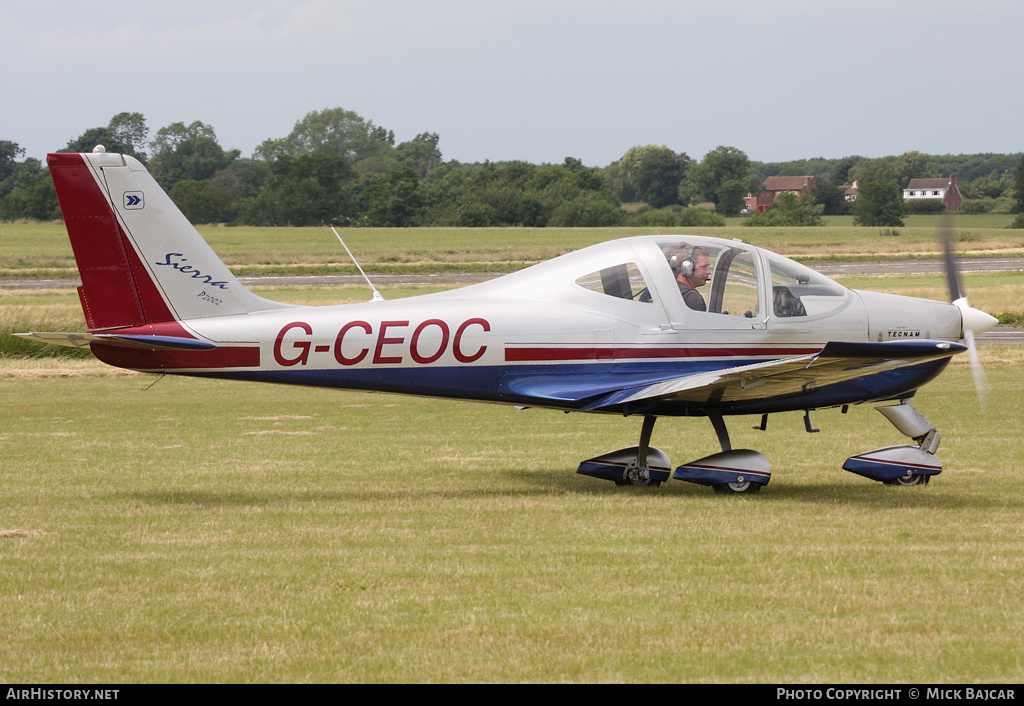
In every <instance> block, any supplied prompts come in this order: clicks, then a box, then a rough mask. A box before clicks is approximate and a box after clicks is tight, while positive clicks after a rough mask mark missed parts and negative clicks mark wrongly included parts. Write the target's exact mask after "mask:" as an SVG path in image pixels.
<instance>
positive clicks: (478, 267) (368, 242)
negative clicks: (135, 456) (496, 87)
mask: <svg viewBox="0 0 1024 706" xmlns="http://www.w3.org/2000/svg"><path fill="white" fill-rule="evenodd" d="M829 221H830V222H831V221H836V222H837V224H836V225H828V226H826V227H823V228H748V227H744V226H740V225H737V224H738V223H739V220H738V219H734V220H733V221H731V223H730V225H728V226H726V227H724V228H690V229H686V230H687V232H690V233H694V234H702V235H712V236H716V237H721V238H740V239H742V240H745V241H748V242H752V243H755V244H757V245H762V246H764V247H767V248H769V249H771V250H775V251H777V252H780V253H782V254H784V255H787V256H796V257H803V258H808V257H826V256H827V257H845V258H877V257H889V256H907V255H911V256H929V255H937V254H938V253H939V245H938V240H937V238H936V230H937V227H938V224H939V219H938V217H934V216H932V217H929V216H915V217H913V218H909V219H907V223H908V226H907V227H906V228H902V229H900V230H899V232H900V235H899V236H897V237H893V236H891V235H884V234H882V233H881V232H880V230H879V229H877V228H859V227H854V226H853V225H852V222H851V221H850V220H849V219H848V218H847V219H839V218H834V219H829ZM1009 221H1010V219H1009V217H1008V216H991V215H981V216H965V217H960V218H959V219H958V220H957V221H956V222H955V224H954V225H955V229H956V235H957V241H958V250H959V252H960V253H961V254H982V255H983V254H992V253H1002V254H1008V253H1013V254H1022V253H1024V231H1021V230H1010V229H1007V228H1006V227H1005V226H1006V225H1007V224H1008V223H1009ZM199 231H200V233H201V234H202V235H203V237H204V238H206V240H207V241H208V242H209V243H210V245H211V246H212V247H213V249H214V250H215V251H216V252H217V254H218V255H220V256H221V257H222V258H223V259H224V261H225V263H226V264H227V265H228V266H229V267H231V268H232V269H233V270H234V271H235V273H236V274H258V273H288V272H292V273H294V272H302V273H315V272H328V271H329V272H355V268H354V267H353V265H352V264H351V261H350V260H349V258H348V256H347V255H346V254H345V251H344V248H342V247H341V244H340V243H338V241H337V239H336V238H335V236H334V234H333V233H332V232H331V231H330V229H329V228H228V227H216V226H212V227H200V229H199ZM663 231H664V229H654V228H412V229H401V228H352V229H347V230H343V231H341V233H342V237H344V238H345V242H346V243H347V245H348V246H349V248H350V249H351V250H352V251H353V253H355V254H356V257H357V258H358V259H359V261H360V263H361V264H363V265H364V266H365V267H366V268H367V270H368V271H370V272H408V271H412V270H415V271H425V270H429V271H436V270H439V269H447V270H462V271H508V270H510V269H515V268H517V267H522V266H525V265H529V264H533V263H535V262H538V261H541V260H546V259H549V258H551V257H554V256H556V255H560V254H562V253H565V252H569V251H572V250H577V249H579V248H582V247H586V246H588V245H593V244H594V243H597V242H602V241H605V240H610V239H613V238H619V237H625V236H630V235H643V234H648V233H657V232H663ZM74 273H75V270H74V259H73V256H72V252H71V245H70V243H69V242H68V239H67V233H66V232H65V230H64V227H63V225H62V224H60V223H52V224H50V223H44V224H38V223H16V224H11V223H0V277H3V276H14V275H17V276H73V275H74Z"/></svg>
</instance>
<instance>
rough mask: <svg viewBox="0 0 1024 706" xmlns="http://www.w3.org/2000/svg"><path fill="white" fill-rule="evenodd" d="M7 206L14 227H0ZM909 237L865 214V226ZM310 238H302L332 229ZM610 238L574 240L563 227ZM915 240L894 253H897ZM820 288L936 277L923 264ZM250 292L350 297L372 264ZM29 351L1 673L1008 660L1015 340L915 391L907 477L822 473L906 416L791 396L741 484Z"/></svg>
mask: <svg viewBox="0 0 1024 706" xmlns="http://www.w3.org/2000/svg"><path fill="white" fill-rule="evenodd" d="M6 227H7V226H0V233H3V235H4V237H5V241H4V243H5V247H6V245H8V244H10V243H12V242H13V241H14V240H15V239H14V238H13V237H12V239H10V240H7V239H6V238H7V236H9V235H10V233H11V231H4V230H3V229H4V228H6ZM38 227H39V228H40V229H41V230H40V231H37V232H36V235H37V236H38V238H39V240H40V241H42V240H44V238H43V235H42V233H43V231H44V230H45V228H46V227H47V226H45V225H44V226H38ZM921 229H922V234H923V233H924V231H925V230H928V233H929V234H930V237H932V238H933V237H934V233H933V231H932V230H931V228H927V229H926V228H925V227H921ZM219 230H221V231H225V232H229V233H230V232H231V231H233V230H234V229H219ZM722 230H723V229H718V231H719V232H717V233H713V234H715V235H721V234H722V233H721V231H722ZM736 230H737V231H741V232H740V234H739V235H737V236H736V237H745V238H747V239H750V240H754V238H752V237H750V236H749V234H750V233H751V231H752V230H753V229H747V228H738V227H737V228H736ZM857 230H860V231H863V229H857ZM911 230H912V228H911V227H908V228H907V229H905V231H904V235H901V236H900V237H899V238H891V237H890V238H888V239H887V240H885V241H884V242H882V238H884V236H878V240H879V243H880V244H879V247H882V246H883V245H885V243H888V242H890V241H897V240H901V241H902V240H903V239H904V238H906V237H907V236H908V235H910V234H909V233H908V231H911ZM19 232H20V231H19ZM993 232H994V233H996V235H993V236H991V237H992V240H989V237H990V236H989V235H987V231H986V232H985V233H981V234H980V235H979V236H978V237H979V239H977V240H972V239H971V238H969V237H968V238H966V239H964V238H963V236H964V232H963V231H961V232H960V235H961V242H962V243H964V242H966V243H968V244H978V243H981V244H982V245H983V246H984V249H985V250H999V251H1001V252H1005V251H1010V250H1012V249H1013V248H1014V247H1021V244H1020V243H1017V244H1016V245H1014V240H1013V238H1012V237H1010V236H1007V235H1006V234H1013V233H1014V232H1013V231H1007V230H999V231H998V232H997V231H996V230H995V229H994V227H993ZM349 233H351V234H352V237H357V236H356V234H358V237H365V238H367V240H366V241H365V242H361V243H358V245H357V246H356V247H353V243H352V241H351V240H349V245H350V247H353V249H354V250H356V251H357V252H370V251H372V249H373V247H374V246H373V243H374V242H378V241H376V240H374V238H378V240H379V241H380V242H378V246H377V247H378V248H379V250H378V251H377V252H378V255H375V257H378V256H379V258H380V259H381V262H382V263H384V262H387V258H392V257H397V254H398V253H400V252H408V253H415V257H424V258H430V257H433V255H432V253H440V252H442V251H443V250H444V247H448V246H449V245H450V249H451V250H452V252H453V253H459V252H460V251H459V249H458V248H459V247H461V246H460V245H458V244H457V243H456V242H455V241H456V240H458V238H461V237H463V235H464V234H461V233H456V234H454V235H452V236H451V237H452V238H455V240H452V241H451V242H450V243H448V245H446V246H444V247H442V246H441V245H439V244H438V243H439V239H440V238H441V237H442V236H441V235H439V234H432V233H419V232H415V233H414V234H415V235H417V236H421V237H423V238H424V243H425V244H426V245H424V249H423V250H422V251H417V250H416V248H415V247H413V246H409V245H404V246H401V247H398V246H396V245H395V242H397V241H392V243H391V244H390V245H387V244H386V243H385V242H384V241H387V240H388V238H390V237H392V236H391V235H389V234H387V233H373V232H370V233H366V232H360V231H349V232H347V233H346V234H345V235H346V238H349V237H350V236H349ZM831 233H832V231H829V233H826V234H825V235H821V234H819V240H820V239H821V238H825V239H826V240H829V239H830V238H831V237H832V235H830V234H831ZM524 234H526V235H527V236H528V237H530V238H537V240H536V241H535V242H531V243H530V244H529V248H530V251H529V253H528V254H530V257H533V256H534V255H536V254H538V253H540V252H548V251H547V249H548V248H553V247H554V246H553V245H552V243H553V242H555V241H553V240H551V239H550V238H549V235H548V234H537V233H532V234H531V233H529V232H525V231H524ZM618 234H619V233H615V234H614V235H618ZM59 235H60V236H61V237H62V238H64V239H65V240H64V242H65V243H66V235H65V234H64V233H63V230H61V231H59ZM236 235H237V234H232V236H231V237H236ZM292 235H293V236H296V237H299V239H300V240H301V239H302V238H310V237H312V235H313V233H312V231H310V232H303V233H297V234H292ZM771 235H772V234H769V236H771ZM968 235H969V234H968ZM328 236H329V239H328V240H327V242H326V243H325V245H324V250H323V254H322V257H324V258H328V257H333V255H330V253H329V250H330V248H337V247H338V246H337V245H336V241H334V242H335V244H334V245H332V244H331V242H330V239H333V234H330V233H329V231H328ZM456 236H458V237H456ZM996 236H998V237H996ZM20 237H21V236H19V238H20ZM239 237H243V239H244V236H239ZM253 237H255V238H257V239H262V238H266V237H271V236H269V235H268V234H265V233H256V234H255V235H254V236H253ZM289 237H291V236H289ZM395 237H397V236H395ZM444 237H445V238H447V237H449V236H444ZM489 237H492V236H491V235H489V234H488V233H487V232H482V233H476V234H474V237H473V238H469V237H468V236H467V237H466V240H465V241H464V242H465V243H468V245H466V247H467V248H470V249H469V250H467V251H466V253H468V254H462V255H457V256H454V255H453V260H452V261H455V260H457V259H458V258H462V261H463V262H467V263H485V262H490V261H495V262H497V261H499V255H497V254H495V253H500V252H501V251H500V246H498V245H493V248H492V246H491V245H488V244H487V242H488V241H487V239H488V238H489ZM606 237H613V235H608V234H607V233H593V232H587V233H584V232H571V233H567V234H566V238H568V239H570V240H571V242H572V245H571V247H579V246H581V245H582V244H586V242H584V241H586V240H587V239H588V238H598V239H602V240H603V239H606ZM728 237H733V236H732V235H729V236H728ZM773 237H778V238H783V239H787V240H786V242H785V243H784V246H785V248H786V249H796V248H798V247H805V248H807V249H808V251H811V250H814V249H815V248H816V249H817V252H819V253H820V252H823V251H828V252H829V253H830V254H831V253H833V252H834V251H835V250H836V248H835V247H830V246H828V245H827V244H825V243H823V242H818V243H817V244H815V243H813V242H812V241H807V242H806V243H804V244H803V245H801V244H800V243H799V242H797V240H794V238H796V236H795V235H786V234H784V233H782V234H775V235H774V236H773ZM836 237H838V236H836ZM914 237H916V236H914ZM1013 237H1017V239H1018V240H1024V238H1021V237H1020V236H1019V235H1014V236H1013ZM493 238H494V239H495V240H494V241H492V242H493V243H497V242H498V241H500V240H502V239H503V238H504V239H506V240H507V233H506V234H502V233H495V234H493ZM210 239H211V241H213V240H214V238H213V237H211V238H210ZM31 240H32V238H30V237H26V238H25V239H24V244H23V245H18V246H17V247H13V248H12V249H10V250H5V255H4V256H3V258H2V260H0V265H3V267H4V268H6V270H7V271H8V272H11V271H18V272H20V273H25V272H31V271H37V270H47V271H49V270H50V269H52V268H51V266H50V265H45V264H41V263H45V262H53V263H56V262H59V261H60V260H59V258H60V257H68V258H70V251H68V253H67V254H66V255H60V254H59V253H58V254H57V255H54V254H53V247H52V246H51V245H46V246H40V247H39V249H38V250H37V251H34V253H33V252H30V250H31V248H30V247H29V246H30V241H31ZM408 240H409V233H408V232H406V234H405V241H406V242H408ZM470 240H476V241H479V242H477V244H476V245H473V243H471V242H469V241H470ZM18 242H21V241H20V240H19V241H18ZM289 242H290V243H291V241H289ZM909 242H910V239H909V238H908V239H907V240H906V241H904V243H905V244H904V245H903V246H901V247H904V248H905V249H906V250H908V251H910V250H913V249H914V248H915V247H918V246H907V245H906V243H909ZM382 243H383V244H382ZM481 243H483V244H482V245H481ZM920 243H921V244H920V248H921V250H920V251H921V252H924V251H925V248H926V247H933V246H934V243H932V245H931V246H928V245H926V243H925V238H924V235H922V236H921V241H920ZM249 247H250V246H248V245H246V244H245V243H239V244H238V245H236V246H235V248H236V250H235V252H237V253H238V255H237V259H236V261H235V263H234V265H233V266H238V264H239V262H242V261H243V260H245V259H246V258H252V257H254V254H253V253H252V252H249V251H248V250H247V248H249ZM289 247H291V245H289ZM304 247H305V249H304V250H302V249H300V252H302V253H303V256H304V257H307V256H308V258H309V259H311V260H313V259H315V258H316V257H318V255H317V254H316V251H315V248H313V246H312V245H307V246H304ZM524 247H526V246H524ZM571 247H567V248H566V249H571ZM855 247H856V248H865V247H868V246H865V245H864V244H857V245H856V246H853V245H849V247H848V250H849V252H851V253H852V251H853V249H855ZM871 247H873V246H871ZM19 248H21V250H19ZM214 248H215V249H217V250H218V251H220V249H221V243H215V244H214ZM474 248H475V249H474ZM555 249H557V248H555ZM22 251H24V255H23V256H22V255H21V254H19V255H17V256H15V254H14V253H15V252H22ZM868 252H869V250H866V251H865V254H867V253H868ZM886 252H889V251H886ZM893 252H894V251H893ZM524 253H526V251H524ZM8 255H10V257H8ZM335 255H336V253H335ZM284 257H285V254H282V255H281V258H282V261H284ZM411 257H412V256H411V255H410V258H411ZM517 257H518V255H517ZM47 258H55V259H51V260H47ZM522 259H523V260H524V261H526V260H527V259H528V258H527V257H525V256H524V257H522ZM325 261H326V259H325ZM405 264H408V265H409V266H410V267H412V266H414V264H413V261H412V260H411V259H410V260H409V262H407V263H405ZM250 265H252V266H257V265H259V263H257V262H253V261H251V260H250ZM54 267H56V265H54ZM57 269H59V268H57ZM842 281H843V283H844V284H847V285H849V286H854V287H859V288H865V289H875V290H881V291H893V292H898V293H902V294H911V295H923V296H932V297H934V298H939V299H944V298H945V284H944V282H943V281H942V278H940V277H924V276H921V277H901V278H886V277H878V278H851V279H847V280H842ZM1022 285H1024V282H1022V278H1021V276H1020V275H1019V274H1012V273H1011V274H991V275H971V276H969V277H967V278H966V280H965V286H966V289H967V291H968V293H969V294H970V296H971V303H972V304H973V305H975V306H978V307H980V308H982V309H985V310H986V311H990V312H992V313H997V312H999V311H1015V312H1024V286H1022ZM424 291H433V290H428V289H424V288H404V289H395V290H389V291H385V292H384V293H385V296H388V297H389V298H397V297H399V296H407V295H409V294H413V293H420V292H424ZM261 294H263V295H265V296H270V297H272V298H275V299H280V300H283V301H294V302H297V303H310V304H323V303H333V302H341V301H353V300H365V299H366V292H365V290H364V289H363V288H307V289H299V288H291V289H287V288H277V289H272V290H261ZM82 325H83V322H82V314H81V310H80V307H79V304H78V300H77V296H76V295H75V293H74V291H73V290H37V291H26V290H0V338H3V337H4V336H6V337H7V339H9V338H10V337H9V335H7V334H9V333H10V332H11V331H14V330H31V329H34V330H80V329H81V326H82ZM37 352H38V349H33V350H30V351H24V350H13V349H10V348H4V345H3V344H0V479H2V486H0V487H2V489H3V493H2V496H0V584H2V585H3V587H4V598H3V599H2V600H0V634H3V635H4V641H3V644H2V646H0V680H2V681H6V682H7V683H29V682H31V683H41V682H45V683H89V682H95V683H111V682H113V683H131V682H145V683H162V682H189V683H191V682H453V681H487V682H768V683H788V684H792V683H832V682H843V683H851V682H856V683H867V682H876V683H895V682H900V683H919V684H920V683H949V684H952V683H996V682H999V683H1015V682H1020V681H1021V679H1022V678H1024V665H1022V659H1024V639H1022V638H1021V635H1024V607H1022V603H1021V600H1020V587H1021V585H1022V583H1024V551H1022V550H1024V522H1022V520H1024V493H1022V491H1024V478H1022V476H1021V474H1020V473H1019V466H1020V464H1021V460H1022V459H1021V453H1020V444H1019V437H1020V431H1021V422H1020V420H1021V418H1022V416H1024V397H1022V395H1021V394H1020V392H1021V382H1020V372H1019V370H1020V366H1021V365H1022V363H1024V350H1022V349H1021V348H1020V347H1015V346H990V347H985V348H983V349H982V351H981V352H982V357H983V361H984V363H985V365H986V371H987V373H988V376H989V380H990V382H991V383H992V392H991V400H990V404H989V406H988V411H987V412H986V413H982V412H981V411H980V410H979V408H978V405H977V402H976V401H975V395H974V389H973V383H972V379H971V375H970V371H969V368H968V366H967V362H966V360H962V359H961V358H964V356H960V357H959V358H958V359H956V360H954V362H953V363H952V364H951V366H950V368H949V370H947V372H946V373H945V374H944V375H943V376H942V377H940V378H939V379H938V380H937V381H936V382H934V383H932V384H930V385H928V386H927V387H925V388H924V389H923V390H922V391H921V392H920V393H919V395H918V396H917V398H916V399H915V404H916V405H917V406H918V408H920V409H921V410H922V412H923V413H924V414H925V415H926V416H927V417H928V418H929V420H930V421H932V422H933V423H934V424H935V425H936V426H937V427H938V428H939V429H940V430H941V431H942V433H943V442H942V445H941V447H940V449H939V455H940V456H941V457H942V459H943V461H944V462H945V470H944V472H943V473H942V475H940V476H939V477H938V478H936V479H935V480H934V481H933V482H932V483H931V484H930V485H928V486H925V487H914V488H899V487H888V486H883V485H881V484H878V483H874V482H871V481H868V480H866V479H863V478H860V477H858V476H854V475H852V474H849V473H846V472H844V471H842V470H841V469H840V466H841V465H842V462H843V460H844V459H845V458H846V457H847V456H849V455H851V454H853V453H856V452H861V451H865V450H868V449H871V448H875V447H879V446H884V445H888V444H900V443H904V442H905V441H906V439H905V438H904V437H903V436H902V435H900V434H899V433H898V432H897V431H896V430H895V429H894V428H893V427H892V426H891V425H890V424H889V423H888V422H887V421H886V420H885V419H884V418H883V417H882V416H881V415H880V414H877V413H875V412H874V411H872V410H871V409H870V408H868V407H860V408H853V409H851V410H850V411H849V413H848V414H846V415H843V414H841V413H840V412H839V411H838V410H823V411H819V412H816V413H813V415H812V419H813V422H814V424H815V426H816V427H817V428H820V429H821V432H820V433H816V434H808V433H806V432H805V431H804V428H803V420H802V416H801V415H800V414H797V413H793V414H782V415H773V416H772V417H771V418H770V420H769V424H768V430H767V432H761V431H755V430H753V429H752V427H753V426H754V425H755V424H756V423H757V422H758V421H759V418H756V419H755V418H748V417H738V418H731V419H730V420H729V427H730V432H731V435H732V441H733V444H734V446H736V447H737V448H744V447H745V448H755V449H757V450H759V451H761V452H762V453H764V454H765V455H766V456H767V457H768V458H769V460H771V462H772V464H773V480H772V482H771V484H770V485H769V486H768V487H767V488H766V489H765V490H764V492H762V493H761V494H760V495H758V496H754V497H750V498H745V497H739V498H729V497H722V496H718V495H715V494H714V493H712V492H710V490H709V489H707V488H703V487H699V486H694V485H690V484H686V483H680V482H676V481H672V482H670V483H668V484H666V485H665V486H662V487H661V488H617V487H615V486H614V485H613V484H611V483H608V482H604V481H599V480H595V479H590V478H586V477H583V476H579V475H577V474H575V473H574V472H573V471H574V469H575V467H576V465H577V464H578V463H579V461H580V460H582V459H584V458H588V457H590V456H593V455H596V454H598V453H602V452H605V451H610V450H612V449H616V448H620V447H625V446H631V445H634V444H635V443H636V440H637V436H638V434H639V428H640V422H639V420H636V419H623V418H621V417H614V416H594V415H564V414H560V413H556V412H550V411H541V410H526V411H517V410H515V409H513V408H510V407H500V406H490V405H483V404H470V403H457V402H447V401H437V400H427V399H420V398H412V397H400V396H385V395H370V394H364V393H350V392H338V391H329V390H323V389H305V388H290V387H281V386H271V385H256V384H250V383H237V382H223V381H208V380H193V379H188V378H175V377H167V378H164V379H161V380H159V381H157V378H156V377H154V376H146V375H137V374H133V373H126V372H123V371H116V370H113V369H110V368H107V367H105V366H102V365H101V364H99V363H98V362H96V361H95V360H92V359H89V358H86V359H74V358H70V359H69V358H66V357H58V358H42V359H40V358H33V357H30V356H31V355H34V354H35V353H37ZM154 383H155V384H154ZM653 443H654V444H655V445H656V446H658V447H660V448H662V449H663V450H665V451H666V452H667V453H669V455H670V456H671V459H672V461H673V463H675V464H679V463H683V462H685V461H689V460H693V459H695V458H698V457H700V456H704V455H707V454H709V453H713V452H715V451H717V450H718V446H717V442H716V440H715V435H714V433H713V431H712V429H711V425H710V424H708V423H707V422H706V420H696V419H690V420H686V419H662V420H660V421H659V422H658V425H657V427H656V429H655V433H654V439H653Z"/></svg>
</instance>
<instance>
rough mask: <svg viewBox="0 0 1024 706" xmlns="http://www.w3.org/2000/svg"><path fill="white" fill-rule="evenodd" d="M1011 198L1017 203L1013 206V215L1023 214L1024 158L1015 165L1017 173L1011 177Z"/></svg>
mask: <svg viewBox="0 0 1024 706" xmlns="http://www.w3.org/2000/svg"><path fill="white" fill-rule="evenodd" d="M1011 193H1012V195H1013V198H1014V199H1016V201H1017V203H1015V204H1014V206H1013V211H1012V212H1013V213H1024V156H1022V157H1021V158H1020V162H1019V163H1018V164H1017V171H1016V172H1014V175H1013V187H1012V189H1011Z"/></svg>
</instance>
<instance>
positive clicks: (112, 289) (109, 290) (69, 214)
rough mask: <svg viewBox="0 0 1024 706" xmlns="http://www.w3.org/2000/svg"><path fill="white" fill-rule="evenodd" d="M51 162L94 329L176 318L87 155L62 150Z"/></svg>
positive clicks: (88, 319)
mask: <svg viewBox="0 0 1024 706" xmlns="http://www.w3.org/2000/svg"><path fill="white" fill-rule="evenodd" d="M46 163H47V164H48V165H49V167H50V176H51V177H52V179H53V185H54V187H56V189H57V198H58V199H59V201H60V210H61V212H62V213H63V214H64V225H65V226H66V227H67V230H68V236H69V237H70V238H71V248H72V250H74V253H75V261H76V262H77V263H78V272H79V274H80V275H81V278H82V286H81V287H79V288H78V295H79V297H80V298H81V300H82V310H83V311H84V312H85V322H86V324H87V325H88V327H89V329H91V330H98V329H108V328H118V327H122V326H141V325H143V324H147V323H158V322H161V321H173V320H174V317H173V316H172V315H171V312H170V310H169V309H168V308H167V304H166V303H165V302H164V300H163V297H162V296H160V293H159V292H158V291H157V289H156V287H155V286H154V284H153V281H152V279H151V278H150V276H149V273H148V272H147V271H146V268H145V267H144V266H143V265H142V263H141V262H140V261H139V258H138V256H137V255H136V253H135V250H134V249H133V248H132V247H131V244H130V243H129V242H128V240H127V238H126V237H125V233H124V231H123V230H122V229H121V226H120V224H119V223H118V221H117V217H116V216H115V215H114V208H113V206H112V204H111V203H110V200H109V198H108V197H107V195H106V194H105V193H104V191H103V189H101V188H100V187H99V185H98V184H97V183H96V177H95V176H94V172H93V170H92V169H91V168H90V167H89V165H87V164H86V162H85V160H84V159H83V158H82V157H81V156H80V155H77V154H70V153H67V154H65V153H60V154H51V155H47V157H46Z"/></svg>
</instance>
